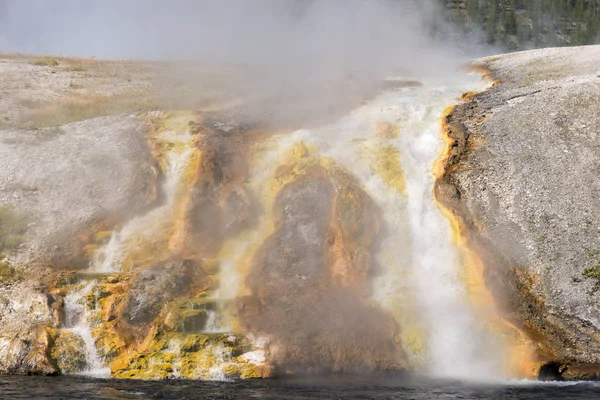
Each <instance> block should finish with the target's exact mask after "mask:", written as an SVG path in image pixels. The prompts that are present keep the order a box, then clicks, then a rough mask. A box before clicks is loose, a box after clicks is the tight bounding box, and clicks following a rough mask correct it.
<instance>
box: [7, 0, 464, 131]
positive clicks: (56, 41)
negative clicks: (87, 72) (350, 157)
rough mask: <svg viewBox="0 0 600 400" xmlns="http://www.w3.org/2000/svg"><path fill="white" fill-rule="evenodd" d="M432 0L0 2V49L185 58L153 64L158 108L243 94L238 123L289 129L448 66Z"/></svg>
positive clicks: (449, 50)
mask: <svg viewBox="0 0 600 400" xmlns="http://www.w3.org/2000/svg"><path fill="white" fill-rule="evenodd" d="M439 3H441V2H439V1H437V0H425V1H424V0H419V1H416V0H374V1H369V0H344V1H341V0H339V1H336V0H331V1H328V0H253V1H193V0H179V1H169V2H167V1H158V0H149V1H145V0H129V1H126V2H122V1H117V0H107V1H101V2H80V1H77V0H58V1H52V2H50V1H44V0H24V1H18V0H0V10H1V11H2V12H1V13H0V52H1V51H4V52H17V51H18V52H25V53H37V54H40V53H44V54H59V55H67V56H82V57H96V58H102V59H104V58H110V59H121V58H123V59H132V58H135V59H147V60H169V61H182V60H186V61H188V63H187V64H182V63H177V64H168V65H163V68H160V69H159V71H158V78H159V83H160V85H159V87H160V88H161V90H160V94H161V99H162V100H163V104H164V105H165V107H175V106H178V107H181V106H187V107H198V106H201V105H205V104H207V103H214V102H218V103H221V104H222V103H228V102H234V101H237V100H240V99H243V100H245V104H252V105H251V106H247V107H245V108H244V113H245V115H246V117H247V118H248V119H254V120H259V121H261V122H264V121H267V122H269V123H274V124H286V125H290V124H291V125H292V126H293V127H299V124H301V123H302V124H310V123H311V122H313V121H314V122H315V123H319V122H322V121H323V120H324V118H326V117H328V118H330V117H331V116H336V115H340V114H341V113H344V112H346V111H347V110H348V109H349V108H351V107H354V106H356V105H357V103H360V102H361V101H363V100H365V99H368V98H372V97H373V96H374V94H375V93H376V92H378V91H379V90H380V89H381V87H380V84H381V81H382V80H383V79H385V78H387V77H389V76H398V75H402V76H419V77H423V76H427V75H452V74H454V73H455V71H456V68H457V67H458V66H459V65H460V64H461V57H460V54H461V51H460V50H458V47H456V46H455V44H456V43H459V42H460V41H459V40H457V38H456V35H455V34H454V33H453V32H452V29H451V27H450V26H449V25H447V24H446V23H445V22H444V20H443V17H442V16H443V10H442V8H441V6H440V4H439ZM463 55H464V54H463ZM237 114H238V115H240V112H239V111H238V112H237Z"/></svg>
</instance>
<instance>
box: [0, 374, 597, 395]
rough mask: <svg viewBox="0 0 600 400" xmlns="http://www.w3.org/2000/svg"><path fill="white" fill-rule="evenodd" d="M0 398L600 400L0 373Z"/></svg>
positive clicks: (468, 390)
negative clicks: (31, 375) (3, 374)
mask: <svg viewBox="0 0 600 400" xmlns="http://www.w3.org/2000/svg"><path fill="white" fill-rule="evenodd" d="M0 399H3V400H4V399H211V400H221V399H223V400H225V399H226V400H229V399H298V400H299V399H302V400H304V399H361V400H366V399H389V400H395V399H414V400H421V399H600V383H593V382H568V383H535V382H520V381H515V382H503V383H497V384H474V383H464V382H457V381H432V380H415V379H410V380H408V379H400V378H396V377H394V378H391V377H380V378H369V379H366V378H362V379H348V378H345V379H344V380H335V381H334V380H329V379H328V380H319V381H315V380H314V379H311V380H306V379H304V380H260V381H233V382H206V381H187V380H172V381H122V380H113V379H106V380H99V379H88V378H78V377H24V376H0Z"/></svg>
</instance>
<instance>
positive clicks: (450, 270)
mask: <svg viewBox="0 0 600 400" xmlns="http://www.w3.org/2000/svg"><path fill="white" fill-rule="evenodd" d="M484 88H485V84H484V83H482V82H481V80H480V78H479V76H478V75H475V74H473V75H469V76H465V77H464V78H462V79H460V78H458V79H456V80H452V81H451V82H448V81H444V82H442V81H435V80H429V81H428V80H424V81H423V85H422V86H417V87H409V88H403V89H400V90H395V91H389V92H385V93H382V94H381V95H380V96H378V97H377V98H376V99H374V100H373V101H371V102H369V103H367V104H366V105H364V106H361V107H359V108H357V109H355V110H353V112H352V113H350V115H348V116H346V117H343V118H341V119H340V120H338V121H336V122H334V123H332V124H330V125H327V126H323V127H321V128H318V129H311V130H299V131H296V132H294V133H292V134H291V135H285V136H283V135H282V136H281V137H280V138H278V141H277V147H278V149H279V153H280V154H283V153H285V152H286V151H288V152H289V151H290V149H291V147H292V146H293V144H294V143H297V142H299V141H302V142H303V143H305V144H307V145H309V146H311V147H313V148H317V149H318V150H319V152H320V153H321V155H322V156H324V157H328V158H330V159H332V160H333V161H335V162H336V163H338V164H341V165H342V166H343V167H344V168H345V169H347V170H348V171H349V172H351V173H352V175H354V176H355V177H356V178H358V179H359V181H360V183H361V186H362V188H363V189H364V190H365V191H366V192H367V193H368V194H369V195H370V197H371V198H372V199H373V200H374V201H375V203H376V204H377V206H378V208H379V210H380V212H381V215H380V219H381V222H382V225H383V228H382V232H381V242H380V243H379V247H378V251H377V252H376V253H375V254H374V259H375V263H376V268H377V270H378V271H379V272H378V274H377V276H376V277H375V279H374V281H373V285H372V286H373V296H374V298H375V299H376V300H377V301H378V302H379V303H380V304H381V305H382V306H383V307H384V308H386V309H388V310H389V311H390V312H392V314H393V315H394V316H395V317H396V319H397V320H398V322H399V325H400V326H401V327H402V335H403V336H402V342H403V343H404V347H405V350H406V352H407V353H408V355H409V357H410V360H409V362H410V365H411V367H412V368H414V369H416V370H419V371H421V372H422V373H424V374H431V375H435V376H441V377H458V378H469V379H474V378H475V379H476V378H490V377H495V376H498V374H499V373H500V370H501V362H502V360H501V357H500V355H499V354H497V353H496V351H497V349H498V344H497V343H495V341H494V338H493V337H492V335H490V334H489V332H487V331H486V328H485V326H484V325H485V322H481V321H477V320H476V318H475V316H474V314H473V309H472V305H471V304H469V300H468V298H467V290H466V285H465V282H464V280H463V279H462V268H463V265H462V263H461V257H460V253H459V250H458V249H457V248H456V246H455V244H454V243H453V242H452V231H451V226H450V223H449V221H448V220H447V219H446V218H445V216H444V215H443V213H442V212H441V210H440V209H439V207H438V205H437V204H436V203H435V201H434V198H433V184H434V180H435V178H434V175H433V167H434V164H435V162H436V160H437V159H438V158H439V157H440V154H441V152H442V151H443V149H444V142H443V138H442V135H441V132H440V117H441V116H442V114H443V112H444V110H445V109H446V108H447V107H448V106H450V105H453V104H456V103H458V102H459V96H460V94H462V93H464V92H467V91H473V90H483V89H484Z"/></svg>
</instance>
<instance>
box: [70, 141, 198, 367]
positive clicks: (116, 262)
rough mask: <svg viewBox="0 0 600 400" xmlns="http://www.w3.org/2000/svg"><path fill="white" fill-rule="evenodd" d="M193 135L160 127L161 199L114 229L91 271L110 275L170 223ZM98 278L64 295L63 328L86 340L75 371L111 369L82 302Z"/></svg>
mask: <svg viewBox="0 0 600 400" xmlns="http://www.w3.org/2000/svg"><path fill="white" fill-rule="evenodd" d="M192 138H193V136H192V135H191V134H190V133H189V132H188V131H187V130H186V131H183V132H173V131H163V132H161V133H160V134H159V135H158V136H157V137H156V140H159V141H161V142H162V143H163V145H167V146H168V148H169V149H170V150H169V151H167V152H166V154H165V158H164V162H163V163H164V165H163V168H164V180H163V184H162V187H161V188H160V190H161V194H162V196H164V201H163V202H162V204H161V205H159V206H158V207H156V208H153V209H151V210H150V211H148V212H147V213H144V214H142V215H138V216H136V217H134V218H132V219H131V220H129V221H127V222H126V223H125V224H124V225H123V226H122V227H121V229H119V230H115V231H114V232H113V233H112V235H111V237H110V239H109V240H108V242H107V243H106V244H104V245H103V246H101V247H100V249H99V250H98V251H97V252H96V254H95V256H94V258H93V260H92V262H91V263H90V266H89V268H88V270H86V271H85V272H87V273H92V274H94V275H103V274H106V275H110V274H114V273H119V272H121V271H122V264H123V261H124V259H125V257H126V256H127V254H128V252H130V251H135V250H136V246H137V245H138V243H139V242H140V241H141V240H144V239H145V240H153V238H154V236H155V235H157V234H158V233H159V232H160V231H161V230H164V227H165V224H169V223H173V220H174V217H175V215H174V212H175V211H174V208H175V198H176V194H177V191H178V189H179V186H180V183H181V180H182V175H183V173H184V171H185V168H186V166H187V164H188V162H189V160H190V157H191V156H192V154H193V152H194V147H193V145H192V142H191V141H192ZM98 284H99V282H98V281H97V280H90V281H89V282H87V283H85V285H84V286H82V287H81V288H79V289H77V290H75V291H71V292H69V293H68V294H67V295H66V296H65V304H64V315H65V323H64V327H63V329H65V330H67V331H69V332H71V333H73V334H75V335H77V336H79V337H80V338H81V339H82V340H83V342H84V343H85V360H86V362H85V365H86V367H85V369H84V370H81V371H77V372H76V374H82V375H88V376H94V377H109V376H110V369H109V368H108V367H107V366H106V365H105V364H104V363H103V360H102V359H101V358H100V357H99V356H98V351H97V348H96V343H95V339H94V337H93V335H92V326H91V324H92V322H91V320H92V317H93V315H92V314H93V313H94V311H97V310H89V309H88V308H87V307H86V305H85V300H86V297H87V296H88V295H90V294H91V293H93V292H94V290H96V289H97V288H98Z"/></svg>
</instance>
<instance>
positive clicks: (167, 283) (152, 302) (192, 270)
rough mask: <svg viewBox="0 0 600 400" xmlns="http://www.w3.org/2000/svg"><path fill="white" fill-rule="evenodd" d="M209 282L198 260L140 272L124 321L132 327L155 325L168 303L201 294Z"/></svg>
mask: <svg viewBox="0 0 600 400" xmlns="http://www.w3.org/2000/svg"><path fill="white" fill-rule="evenodd" d="M208 282H209V280H207V279H206V277H205V274H204V271H203V269H202V264H201V263H198V262H196V261H194V260H179V259H173V260H168V261H164V262H159V263H158V264H156V265H154V266H152V267H151V268H149V269H146V270H143V271H140V272H138V273H137V274H136V276H135V278H134V279H133V281H132V282H131V286H130V287H129V291H128V293H127V298H126V302H125V308H124V310H123V314H122V317H123V320H124V322H125V323H126V324H127V325H130V326H134V327H146V326H147V325H148V324H150V323H151V322H152V321H154V319H155V318H156V316H157V315H158V313H159V312H160V311H161V309H162V307H163V306H164V304H165V303H167V302H168V301H170V300H173V299H175V298H177V297H180V296H184V295H186V294H188V293H190V292H191V291H193V290H196V291H197V290H201V288H202V286H204V287H206V286H207V285H208Z"/></svg>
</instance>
